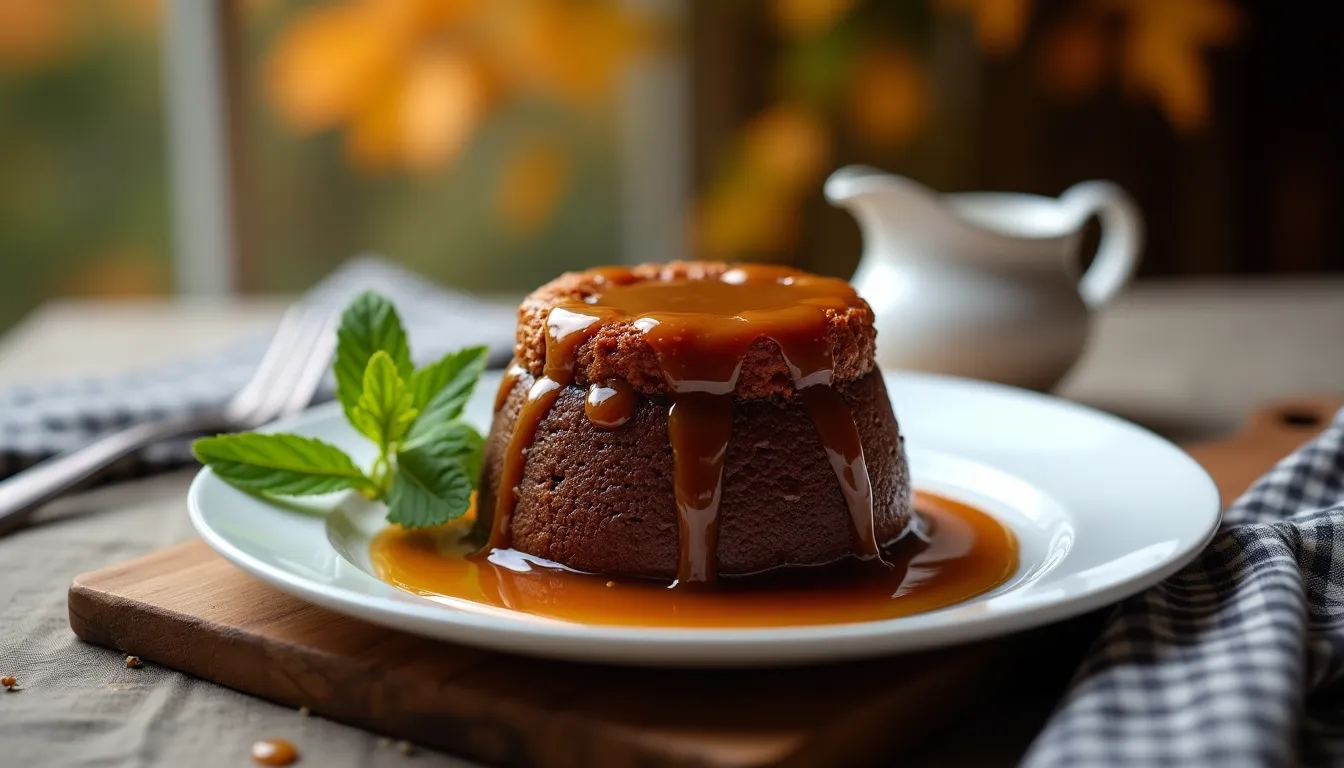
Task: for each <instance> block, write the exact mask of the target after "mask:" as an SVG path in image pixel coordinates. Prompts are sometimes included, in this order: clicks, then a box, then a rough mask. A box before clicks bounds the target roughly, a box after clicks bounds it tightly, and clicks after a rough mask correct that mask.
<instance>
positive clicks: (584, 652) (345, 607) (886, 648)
mask: <svg viewBox="0 0 1344 768" xmlns="http://www.w3.org/2000/svg"><path fill="white" fill-rule="evenodd" d="M489 373H492V372H488V374H489ZM882 373H883V375H884V376H885V377H888V378H890V377H901V378H903V379H907V380H922V381H923V382H924V383H925V384H927V385H931V386H945V387H953V388H957V387H964V388H971V389H982V390H986V391H987V392H988V393H990V394H991V395H998V396H1010V397H1015V398H1021V397H1027V398H1029V399H1032V400H1035V401H1036V402H1038V403H1043V404H1045V405H1047V406H1048V407H1051V408H1062V409H1064V410H1067V411H1074V412H1076V413H1079V414H1082V415H1085V416H1086V417H1088V418H1093V419H1097V418H1099V419H1102V420H1104V421H1108V422H1111V423H1112V424H1113V425H1117V426H1120V427H1122V428H1124V429H1127V430H1136V431H1137V432H1139V433H1141V434H1143V435H1144V436H1145V437H1146V438H1148V439H1151V440H1155V441H1158V442H1159V443H1162V444H1165V445H1166V446H1167V447H1169V448H1171V449H1174V450H1175V451H1177V452H1178V455H1179V456H1181V457H1183V458H1184V460H1185V462H1186V463H1187V464H1188V465H1189V468H1190V469H1192V470H1194V473H1192V477H1194V476H1195V475H1197V476H1198V480H1199V482H1201V483H1202V484H1203V485H1204V486H1205V488H1204V490H1205V491H1207V492H1208V493H1209V495H1210V498H1211V501H1212V507H1213V509H1212V512H1211V514H1208V517H1207V519H1206V520H1204V524H1203V525H1202V529H1201V531H1200V534H1199V535H1197V536H1194V537H1193V538H1191V539H1190V540H1188V541H1185V542H1183V544H1184V546H1178V547H1176V548H1175V549H1173V550H1172V551H1171V552H1170V553H1167V554H1166V555H1165V556H1164V557H1162V558H1161V559H1160V560H1157V561H1155V562H1153V563H1151V564H1147V565H1145V566H1143V567H1141V568H1139V569H1137V570H1136V571H1134V572H1132V573H1130V574H1129V575H1128V576H1126V577H1123V578H1116V579H1114V580H1112V581H1111V582H1110V583H1108V584H1105V585H1104V586H1100V587H1095V588H1091V589H1088V590H1085V591H1084V592H1082V593H1079V594H1073V595H1067V596H1061V597H1058V598H1055V599H1053V600H1048V601H1045V602H1042V603H1037V604H1028V605H1022V606H1013V607H1009V608H1005V609H1003V610H1001V611H997V612H985V613H980V614H976V615H971V616H965V617H962V618H960V619H958V620H955V621H951V622H948V621H939V620H937V618H934V619H932V620H930V618H929V617H938V615H939V614H940V613H943V612H945V611H948V610H952V609H955V608H956V607H958V606H960V605H964V604H958V606H949V607H948V608H944V609H939V610H935V611H929V612H925V613H921V614H915V615H912V616H906V617H899V618H894V619H884V620H878V621H867V622H855V623H846V624H827V625H814V626H800V627H747V628H679V627H670V628H668V627H635V626H617V625H589V624H579V623H573V622H563V621H558V620H549V619H542V618H535V617H526V616H525V615H520V617H518V618H516V619H515V618H512V617H510V618H503V617H498V616H486V615H482V614H474V613H470V612H464V611H453V610H452V609H451V608H448V607H446V606H443V605H440V604H436V603H433V602H431V601H429V600H424V599H420V598H417V599H415V600H412V599H404V600H403V599H398V598H393V597H387V596H381V595H375V594H368V593H364V592H360V591H358V590H356V589H353V588H350V587H347V586H342V585H333V584H325V583H321V582H319V581H316V580H314V579H311V578H309V577H306V576H304V575H302V574H299V573H294V572H291V571H287V570H284V569H282V568H279V567H277V566H274V565H272V564H270V563H267V562H265V561H263V560H261V559H259V558H257V557H255V556H253V555H251V554H249V553H248V552H246V551H244V550H243V549H241V548H240V547H238V546H237V545H235V544H234V543H233V542H232V541H230V540H229V537H228V536H227V535H225V534H223V533H221V532H220V531H218V530H216V529H215V528H214V527H213V526H212V525H211V524H210V523H209V521H208V520H207V519H206V513H205V512H204V511H203V507H202V504H203V502H202V495H203V494H205V493H207V492H208V491H209V485H210V483H211V480H213V481H214V482H220V483H222V481H220V480H218V479H217V478H215V477H214V473H213V472H212V471H211V470H210V469H209V468H208V467H203V468H202V469H201V470H200V471H199V472H198V473H197V474H196V476H195V477H194V478H193V479H192V482H191V485H190V487H189V489H188V493H187V507H188V515H189V517H190V520H191V523H192V525H193V527H194V528H195V529H196V531H197V533H198V534H199V535H200V536H201V538H202V539H203V540H204V541H205V542H206V544H207V545H209V546H210V547H211V549H213V550H214V551H215V552H217V553H218V554H219V555H221V556H222V557H224V558H225V559H226V560H228V561H229V562H231V563H233V565H234V566H236V567H238V568H240V569H241V570H243V571H244V572H246V573H250V574H252V575H253V576H255V577H257V578H260V579H261V580H262V581H265V582H266V583H268V584H270V585H271V586H273V587H276V588H277V589H280V590H281V591H283V592H286V593H288V594H290V595H293V596H295V597H298V598H299V599H302V600H305V601H307V602H310V603H313V604H316V605H319V606H322V607H325V608H328V609H330V610H333V611H335V612H337V613H341V614H344V615H349V616H354V617H356V618H360V619H363V620H366V621H370V622H373V623H377V624H381V625H383V626H390V627H394V628H396V629H401V630H404V631H408V632H412V633H415V634H419V635H422V636H428V637H432V638H436V639H440V640H444V641H447V642H459V643H466V644H474V645H477V646H483V647H486V648H489V649H493V650H503V651H510V652H515V653H520V654H524V655H530V656H544V657H550V658H559V659H568V660H576V661H589V662H594V661H595V662H602V663H608V664H613V663H614V664H625V665H637V666H696V667H707V666H787V665H794V664H807V663H818V662H831V661H844V660H852V659H856V658H865V657H875V656H888V655H896V654H904V653H909V652H915V651H920V650H929V649H931V648H937V647H943V646H952V645H958V644H962V643H968V642H972V641H975V640H981V639H986V638H990V637H997V636H1000V635H1007V634H1012V633H1015V632H1020V631H1022V630H1026V629H1030V628H1033V627H1037V626H1042V625H1045V624H1051V623H1055V622H1059V621H1063V620H1065V619H1069V618H1072V617H1075V616H1078V615H1081V614H1084V613H1087V612H1089V611H1092V610H1095V609H1098V608H1101V607H1104V606H1107V605H1111V604H1113V603H1115V602H1117V601H1119V600H1121V599H1123V598H1125V597H1128V596H1130V595H1134V594H1138V593H1139V592H1142V591H1143V590H1146V589H1148V588H1149V587H1151V586H1153V585H1154V584H1157V583H1159V582H1161V581H1162V580H1164V579H1166V578H1167V577H1168V576H1170V575H1172V574H1173V573H1175V572H1176V571H1178V570H1180V569H1181V568H1183V567H1184V566H1185V565H1187V564H1188V563H1189V562H1191V561H1192V560H1193V559H1194V558H1195V557H1196V556H1198V554H1199V553H1200V552H1202V551H1203V550H1204V548H1205V547H1206V546H1207V545H1208V543H1209V542H1210V541H1211V540H1212V539H1213V537H1214V536H1215V534H1216V533H1217V531H1218V528H1219V525H1220V523H1221V519H1222V499H1221V496H1220V493H1219V491H1218V488H1217V486H1216V484H1215V483H1214V481H1213V478H1212V477H1211V476H1210V475H1209V473H1208V472H1207V470H1205V469H1204V468H1203V466H1201V465H1200V464H1199V463H1198V462H1197V461H1195V460H1194V458H1193V457H1191V456H1190V455H1189V454H1188V453H1186V452H1185V451H1184V449H1182V448H1180V447H1179V446H1177V445H1176V444H1175V443H1172V442H1171V441H1169V440H1167V439H1166V438H1164V437H1162V436H1161V435H1158V434H1156V433H1155V432H1153V431H1151V430H1149V429H1147V428H1145V427H1143V426H1140V425H1138V424H1134V423H1133V422H1130V421H1127V420H1125V419H1123V418H1121V417H1119V416H1116V415H1114V414H1110V413H1107V412H1105V411H1102V410H1100V409H1097V408H1094V407H1091V406H1088V405H1084V404H1081V403H1076V402H1073V401H1070V400H1066V399H1064V398H1060V397H1056V396H1053V395H1049V394H1045V393H1040V392H1033V391H1030V390H1023V389H1020V388H1017V387H1011V386H1006V385H1002V384H996V383H993V382H986V381H978V380H973V379H965V378H961V377H955V376H945V375H941V374H931V373H924V372H916V371H907V370H883V371H882ZM488 374H487V375H488ZM340 413H341V411H340V407H339V405H338V404H336V403H328V404H324V405H320V406H317V407H315V408H312V409H309V410H307V411H305V412H304V413H302V414H299V415H298V416H296V417H294V418H292V419H289V420H286V421H284V422H280V423H277V424H275V425H271V426H270V427H268V428H269V429H284V428H290V427H299V428H302V426H304V425H306V424H309V423H313V422H317V421H320V420H323V419H331V418H335V417H337V416H338V415H339V414H340ZM262 503H264V502H262ZM268 506H269V505H268ZM274 508H275V509H276V510H277V511H283V510H281V508H279V507H274ZM1190 513H1191V514H1199V513H1200V512H1199V510H1190ZM315 522H318V519H315ZM323 524H324V523H323ZM321 541H322V542H323V544H324V545H325V546H331V545H330V543H329V541H328V540H327V537H326V536H325V535H323V536H322V537H321ZM338 556H339V555H338ZM346 564H347V565H350V567H352V568H353V567H355V566H353V565H351V564H349V563H346ZM365 575H366V576H368V575H367V574H365ZM368 578H370V579H372V578H374V577H372V576H368ZM380 583H381V582H380ZM1014 591H1015V590H1011V589H1010V590H1009V591H1008V592H1005V593H1004V594H1012V593H1013V592H1014ZM407 597H408V598H410V597H413V596H411V595H410V594H409V593H407ZM424 623H428V625H429V626H431V627H435V628H440V629H445V630H451V631H448V632H437V631H431V630H430V629H427V627H426V626H424ZM894 625H899V626H894ZM547 641H567V644H564V645H562V646H558V647H541V648H539V647H538V646H546V643H547ZM573 641H578V642H577V643H574V642H573ZM818 641H825V648H824V651H819V650H818V649H817V647H816V646H817V645H818Z"/></svg>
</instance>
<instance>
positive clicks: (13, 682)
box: [0, 675, 19, 691]
mask: <svg viewBox="0 0 1344 768" xmlns="http://www.w3.org/2000/svg"><path fill="white" fill-rule="evenodd" d="M0 687H3V688H4V689H5V690H6V691H12V690H14V689H15V688H18V687H19V679H18V678H17V677H15V676H13V675H5V676H4V677H0Z"/></svg>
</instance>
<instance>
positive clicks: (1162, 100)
mask: <svg viewBox="0 0 1344 768" xmlns="http://www.w3.org/2000/svg"><path fill="white" fill-rule="evenodd" d="M1108 5H1110V6H1112V7H1117V8H1119V10H1120V11H1121V12H1122V13H1123V14H1124V16H1125V22H1126V31H1125V36H1124V41H1123V43H1122V46H1121V82H1122V83H1123V84H1124V86H1125V89H1126V91H1128V92H1129V93H1131V94H1134V95H1137V96H1144V95H1146V96H1151V97H1152V98H1153V99H1155V100H1156V101H1157V103H1158V106H1160V107H1161V108H1162V111H1163V112H1164V113H1165V114H1166V116H1167V119H1168V120H1170V121H1171V124H1172V126H1173V127H1174V128H1176V130H1178V131H1181V132H1183V133H1190V132H1192V131H1195V130H1198V129H1200V128H1202V127H1204V126H1205V125H1206V124H1207V123H1208V119H1209V110H1210V105H1209V99H1210V91H1211V88H1210V85H1209V72H1208V67H1207V65H1206V64H1205V62H1204V48H1206V47H1211V46H1219V45H1226V44H1228V43H1231V42H1233V41H1235V40H1236V39H1237V36H1238V32H1239V29H1240V21H1241V19H1240V14H1239V12H1238V10H1237V9H1236V8H1235V7H1234V6H1232V5H1231V4H1230V3H1228V2H1227V1H1226V0H1182V2H1170V1H1169V0H1121V1H1120V2H1113V3H1108Z"/></svg>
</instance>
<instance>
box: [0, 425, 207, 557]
mask: <svg viewBox="0 0 1344 768" xmlns="http://www.w3.org/2000/svg"><path fill="white" fill-rule="evenodd" d="M212 421H213V420H206V419H201V418H177V419H165V420H161V421H149V422H145V423H143V424H135V425H133V426H130V427H127V428H125V429H121V430H117V431H115V432H110V433H108V434H106V435H104V436H102V437H99V438H97V439H96V440H94V441H93V442H92V443H89V444H88V445H84V446H81V447H79V448H76V449H73V450H70V451H66V452H65V453H61V454H58V455H56V456H54V457H52V458H50V459H47V460H46V461H43V462H41V463H39V464H37V465H35V466H33V467H30V468H28V469H25V470H24V471H22V472H19V473H18V474H16V475H14V476H13V477H11V478H9V479H8V480H4V481H0V536H3V535H4V534H6V533H9V532H10V531H11V530H13V529H14V528H17V527H18V526H20V525H22V524H23V522H24V521H25V520H27V519H28V517H29V516H30V515H32V514H33V512H35V511H36V510H37V509H38V508H39V507H41V506H42V505H43V504H46V503H47V502H49V501H52V500H54V499H56V498H57V497H58V496H60V495H62V494H64V493H66V492H67V491H69V490H71V489H72V488H74V487H75V486H77V485H79V484H80V483H82V482H84V481H85V480H89V479H92V478H94V477H97V476H98V475H99V474H101V473H103V472H104V471H105V470H106V469H107V468H108V467H110V466H112V465H113V464H115V463H116V461H117V460H118V459H121V458H123V457H125V456H127V455H129V454H131V453H134V452H135V451H137V450H139V449H141V448H144V447H145V446H147V445H152V444H153V443H157V442H159V441H161V440H166V439H168V438H171V437H179V436H181V435H185V434H190V433H192V432H196V431H202V430H205V429H207V428H208V427H210V426H211V424H212Z"/></svg>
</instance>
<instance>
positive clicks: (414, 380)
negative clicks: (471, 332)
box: [410, 347, 487, 439]
mask: <svg viewBox="0 0 1344 768" xmlns="http://www.w3.org/2000/svg"><path fill="white" fill-rule="evenodd" d="M486 352H487V350H486V348H485V347H467V348H466V349H462V350H458V351H457V352H450V353H449V354H447V355H444V356H443V358H442V359H441V360H439V361H438V362H437V363H433V364H432V365H428V366H426V367H424V368H421V369H420V370H418V371H416V372H415V373H414V374H412V375H411V379H410V387H411V390H412V391H413V392H414V393H415V407H416V408H418V409H420V416H419V417H418V418H417V419H416V420H415V423H414V424H412V425H411V432H410V434H411V438H412V439H416V438H420V437H423V436H424V435H425V434H427V433H429V432H431V431H433V430H434V429H435V428H437V427H438V426H440V425H442V424H444V423H447V422H450V421H452V420H453V419H456V418H457V417H458V416H460V415H461V414H462V408H463V406H465V405H466V404H467V400H468V399H469V398H470V397H471V393H472V391H474V390H475V389H476V380H477V379H478V378H480V375H481V371H483V370H485V358H486Z"/></svg>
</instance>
